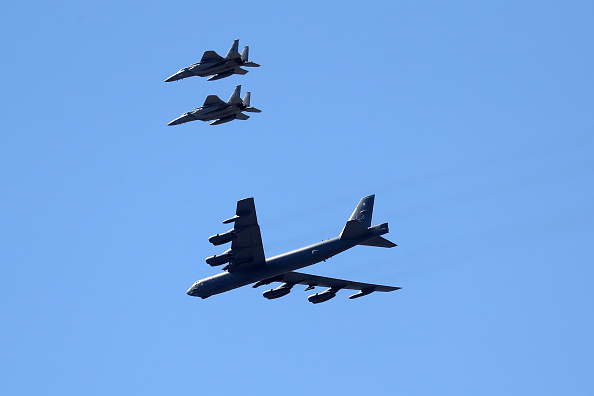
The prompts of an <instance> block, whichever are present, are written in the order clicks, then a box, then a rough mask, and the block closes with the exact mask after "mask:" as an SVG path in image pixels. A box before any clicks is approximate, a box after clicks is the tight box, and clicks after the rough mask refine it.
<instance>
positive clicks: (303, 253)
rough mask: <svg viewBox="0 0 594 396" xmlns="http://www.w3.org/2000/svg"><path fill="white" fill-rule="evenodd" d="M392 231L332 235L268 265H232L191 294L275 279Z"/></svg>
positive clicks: (208, 293) (201, 282)
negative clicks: (358, 234) (348, 235)
mask: <svg viewBox="0 0 594 396" xmlns="http://www.w3.org/2000/svg"><path fill="white" fill-rule="evenodd" d="M387 232H388V229H387V225H386V228H379V227H378V228H376V229H374V230H373V232H372V233H370V234H367V235H364V236H361V237H358V238H352V239H348V240H345V239H341V238H340V237H336V238H332V239H329V240H327V241H323V242H319V243H315V244H313V245H309V246H305V247H303V248H300V249H297V250H293V251H290V252H287V253H283V254H279V255H277V256H274V257H271V258H269V259H266V264H264V265H262V266H260V267H256V268H249V269H245V270H242V269H241V266H237V267H234V266H230V267H229V272H223V273H220V274H217V275H213V276H209V277H207V278H204V279H201V280H199V281H196V282H195V283H194V284H193V285H192V287H190V289H188V291H187V293H188V294H189V295H190V296H195V297H202V298H206V297H210V296H212V295H214V294H219V293H223V292H226V291H229V290H232V289H236V288H238V287H241V286H245V285H248V284H250V283H254V282H258V281H261V280H265V279H269V278H273V277H275V276H277V275H281V274H284V273H287V272H290V271H295V270H298V269H299V268H304V267H307V266H310V265H312V264H316V263H319V262H321V261H324V260H326V259H328V258H330V257H332V256H335V255H337V254H338V253H342V252H344V251H345V250H348V249H350V248H352V247H354V246H356V245H358V244H360V243H362V242H365V241H366V240H369V239H371V238H374V237H376V236H379V235H383V234H385V233H387Z"/></svg>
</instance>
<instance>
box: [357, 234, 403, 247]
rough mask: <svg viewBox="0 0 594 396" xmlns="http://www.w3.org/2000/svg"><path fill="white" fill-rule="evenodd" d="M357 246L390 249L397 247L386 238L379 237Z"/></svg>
mask: <svg viewBox="0 0 594 396" xmlns="http://www.w3.org/2000/svg"><path fill="white" fill-rule="evenodd" d="M359 245H365V246H377V247H385V248H392V247H395V246H398V245H396V244H395V243H394V242H392V241H388V240H387V239H386V238H383V237H381V236H376V237H375V238H371V239H369V240H367V241H365V242H361V243H360V244H359Z"/></svg>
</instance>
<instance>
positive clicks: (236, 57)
mask: <svg viewBox="0 0 594 396" xmlns="http://www.w3.org/2000/svg"><path fill="white" fill-rule="evenodd" d="M238 49H239V40H234V41H233V45H232V46H231V48H230V49H229V52H227V55H225V57H224V58H223V57H221V56H220V55H219V54H217V53H216V52H215V51H206V52H205V53H204V55H202V59H201V60H200V62H198V63H194V64H193V65H190V66H188V67H184V68H183V69H181V70H180V71H178V72H177V73H175V74H174V75H172V76H171V77H168V78H167V79H166V80H165V82H170V81H177V80H181V79H184V78H187V77H192V76H200V77H206V76H212V77H209V78H207V80H208V81H213V80H219V79H221V78H225V77H229V76H230V75H232V74H241V75H244V74H247V72H248V71H247V70H245V69H242V68H241V67H260V65H259V64H257V63H254V62H250V61H248V55H249V51H250V47H249V46H245V47H244V48H243V51H242V52H241V55H240V54H239V52H238Z"/></svg>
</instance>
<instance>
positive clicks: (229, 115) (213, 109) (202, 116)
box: [167, 85, 262, 125]
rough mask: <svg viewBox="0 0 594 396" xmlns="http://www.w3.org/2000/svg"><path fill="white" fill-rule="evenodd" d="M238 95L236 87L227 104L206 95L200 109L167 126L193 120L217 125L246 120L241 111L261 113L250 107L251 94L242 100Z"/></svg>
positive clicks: (239, 88)
mask: <svg viewBox="0 0 594 396" xmlns="http://www.w3.org/2000/svg"><path fill="white" fill-rule="evenodd" d="M240 94H241V85H238V86H236V87H235V91H233V94H232V95H231V97H230V98H229V100H228V101H227V102H223V101H222V100H221V99H220V98H219V97H218V96H217V95H208V96H207V97H206V100H205V101H204V104H203V105H202V107H198V108H196V109H194V110H192V111H188V112H187V113H184V114H182V115H181V116H179V117H178V118H176V119H175V120H173V121H171V122H170V123H169V124H167V125H179V124H183V123H185V122H190V121H195V120H200V121H210V120H215V121H213V122H211V123H210V125H219V124H224V123H225V122H229V121H233V120H247V119H248V118H250V116H249V115H246V114H243V113H242V111H247V112H249V113H261V112H262V110H259V109H256V108H255V107H251V106H250V98H251V95H252V93H251V92H248V93H246V94H245V97H244V98H243V100H242V99H241V97H240Z"/></svg>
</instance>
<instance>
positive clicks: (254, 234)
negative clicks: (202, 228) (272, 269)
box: [223, 198, 266, 270]
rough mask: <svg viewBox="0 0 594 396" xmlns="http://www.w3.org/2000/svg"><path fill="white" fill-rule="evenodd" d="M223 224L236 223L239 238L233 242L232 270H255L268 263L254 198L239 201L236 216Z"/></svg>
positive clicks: (235, 227)
mask: <svg viewBox="0 0 594 396" xmlns="http://www.w3.org/2000/svg"><path fill="white" fill-rule="evenodd" d="M223 223H225V224H227V223H235V226H234V227H233V228H234V229H235V230H237V237H236V238H235V239H233V241H232V242H231V251H232V252H233V262H232V265H231V266H230V270H231V269H232V268H235V269H241V270H243V269H247V268H254V267H258V266H261V265H264V264H265V263H266V259H265V256H264V246H262V236H261V235H260V226H259V225H258V218H257V217H256V206H255V205H254V198H245V199H242V200H241V201H238V202H237V210H236V211H235V216H233V217H232V218H230V219H227V220H225V221H224V222H223Z"/></svg>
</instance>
